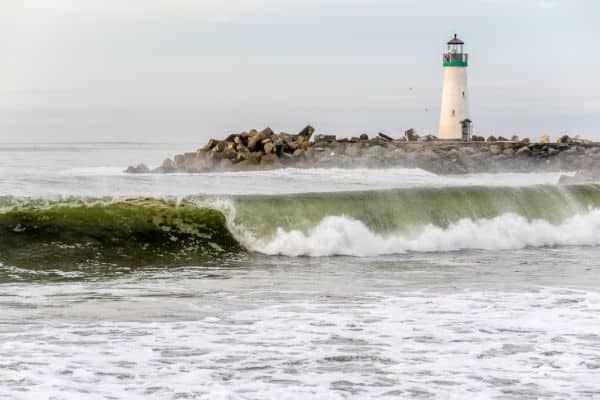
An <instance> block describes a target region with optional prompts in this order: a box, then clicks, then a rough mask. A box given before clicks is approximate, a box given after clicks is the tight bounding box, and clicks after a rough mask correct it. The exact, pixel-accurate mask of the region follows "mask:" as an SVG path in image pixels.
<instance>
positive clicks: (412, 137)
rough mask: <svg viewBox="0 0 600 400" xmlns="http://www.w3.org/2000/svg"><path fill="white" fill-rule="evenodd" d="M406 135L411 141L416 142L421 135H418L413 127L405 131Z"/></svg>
mask: <svg viewBox="0 0 600 400" xmlns="http://www.w3.org/2000/svg"><path fill="white" fill-rule="evenodd" d="M404 136H405V137H406V139H407V140H408V141H409V142H416V141H417V140H419V135H417V132H416V131H415V130H414V129H413V128H410V129H409V130H407V131H406V132H404Z"/></svg>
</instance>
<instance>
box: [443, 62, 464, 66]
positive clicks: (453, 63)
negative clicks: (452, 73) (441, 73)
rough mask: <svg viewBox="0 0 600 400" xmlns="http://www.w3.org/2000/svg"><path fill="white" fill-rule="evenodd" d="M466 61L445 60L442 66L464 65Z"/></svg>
mask: <svg viewBox="0 0 600 400" xmlns="http://www.w3.org/2000/svg"><path fill="white" fill-rule="evenodd" d="M466 66H467V62H466V61H447V62H444V67H466Z"/></svg>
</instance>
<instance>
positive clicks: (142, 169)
mask: <svg viewBox="0 0 600 400" xmlns="http://www.w3.org/2000/svg"><path fill="white" fill-rule="evenodd" d="M169 161H170V160H169ZM125 172H126V173H128V174H148V173H150V168H148V167H147V166H146V164H138V165H136V166H135V167H134V166H129V167H127V169H126V170H125Z"/></svg>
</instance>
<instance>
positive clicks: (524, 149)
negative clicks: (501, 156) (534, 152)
mask: <svg viewBox="0 0 600 400" xmlns="http://www.w3.org/2000/svg"><path fill="white" fill-rule="evenodd" d="M529 155H531V150H530V149H529V147H527V146H523V147H521V148H520V149H519V150H517V156H529Z"/></svg>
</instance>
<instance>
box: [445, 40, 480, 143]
mask: <svg viewBox="0 0 600 400" xmlns="http://www.w3.org/2000/svg"><path fill="white" fill-rule="evenodd" d="M464 44H465V42H463V41H462V40H460V39H459V38H458V37H457V36H456V34H455V35H454V38H452V39H451V40H450V41H449V42H448V51H447V52H446V53H444V56H443V63H444V86H443V89H442V107H441V112H440V128H439V132H438V136H439V138H440V139H454V140H457V139H462V140H470V139H471V132H472V123H471V120H470V119H469V118H470V115H469V92H468V89H467V66H468V62H469V55H468V54H466V53H465V52H464V51H463V47H464Z"/></svg>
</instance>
